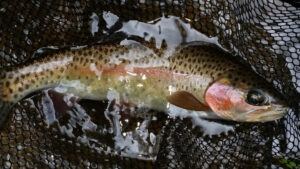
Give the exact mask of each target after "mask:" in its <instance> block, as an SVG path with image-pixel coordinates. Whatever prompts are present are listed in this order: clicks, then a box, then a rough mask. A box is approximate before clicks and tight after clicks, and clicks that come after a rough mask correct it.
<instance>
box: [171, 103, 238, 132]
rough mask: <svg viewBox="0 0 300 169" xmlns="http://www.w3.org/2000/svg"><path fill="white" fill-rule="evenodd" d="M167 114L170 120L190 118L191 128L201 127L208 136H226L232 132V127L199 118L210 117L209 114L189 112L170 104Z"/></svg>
mask: <svg viewBox="0 0 300 169" xmlns="http://www.w3.org/2000/svg"><path fill="white" fill-rule="evenodd" d="M168 114H169V116H170V117H172V118H175V117H180V118H181V119H183V118H191V120H192V123H193V126H194V127H195V126H199V127H201V128H202V129H203V134H204V135H208V136H212V135H219V134H221V133H225V134H227V133H228V132H229V131H233V130H234V128H233V127H232V126H229V125H224V124H220V123H216V122H212V121H207V120H205V119H202V118H201V117H209V116H210V114H209V113H207V112H203V111H190V110H186V109H182V108H179V107H177V106H175V105H172V104H170V107H169V112H168Z"/></svg>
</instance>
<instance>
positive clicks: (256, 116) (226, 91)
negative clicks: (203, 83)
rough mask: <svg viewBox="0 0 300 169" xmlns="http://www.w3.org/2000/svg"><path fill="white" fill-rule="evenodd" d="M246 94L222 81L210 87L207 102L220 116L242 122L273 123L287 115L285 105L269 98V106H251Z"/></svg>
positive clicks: (206, 96) (207, 92)
mask: <svg viewBox="0 0 300 169" xmlns="http://www.w3.org/2000/svg"><path fill="white" fill-rule="evenodd" d="M246 93H247V92H246V91H244V90H241V89H237V88H234V87H233V86H231V84H230V82H229V81H227V80H224V79H222V80H219V81H216V82H214V83H213V84H211V85H210V86H209V87H208V89H207V90H206V93H205V102H206V104H207V105H209V107H210V108H211V109H212V110H213V112H214V113H216V114H217V115H218V116H220V117H222V118H224V119H230V120H235V121H240V122H265V121H272V120H276V119H279V118H281V117H282V116H284V115H285V114H286V109H287V107H285V106H283V105H284V103H281V102H279V101H278V100H276V99H274V98H272V97H270V96H269V97H270V99H269V100H271V102H270V104H269V105H261V106H256V105H250V104H248V103H247V102H246V101H245V95H246Z"/></svg>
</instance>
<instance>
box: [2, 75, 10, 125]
mask: <svg viewBox="0 0 300 169" xmlns="http://www.w3.org/2000/svg"><path fill="white" fill-rule="evenodd" d="M4 79H5V71H3V70H1V69H0V129H2V126H3V124H4V123H5V122H6V120H7V117H8V114H9V111H10V109H11V103H9V102H5V101H3V95H2V91H3V89H4Z"/></svg>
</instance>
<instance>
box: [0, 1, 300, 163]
mask: <svg viewBox="0 0 300 169" xmlns="http://www.w3.org/2000/svg"><path fill="white" fill-rule="evenodd" d="M120 37H125V38H128V37H133V38H135V37H140V38H142V39H144V40H145V41H151V42H153V41H154V42H153V43H155V45H156V46H157V47H160V46H162V45H163V44H164V43H167V45H168V46H172V45H175V46H176V45H178V44H180V43H185V42H192V41H206V42H210V43H214V44H216V45H218V46H219V47H221V48H223V49H224V50H226V51H227V52H229V53H231V54H232V55H233V56H235V57H236V58H237V59H239V60H240V62H241V63H244V64H245V65H248V66H251V68H252V69H253V70H254V71H256V72H257V73H258V74H259V75H261V76H262V77H264V78H265V79H266V80H267V81H269V82H270V83H272V84H273V86H274V87H275V88H276V89H277V90H278V91H279V92H280V93H281V94H282V95H283V96H284V97H285V99H286V100H287V101H289V102H290V105H291V109H290V110H289V112H288V114H287V115H286V116H284V118H282V119H280V120H277V121H273V122H267V123H237V122H228V121H226V122H223V121H220V122H216V121H213V122H212V121H205V120H198V121H195V120H191V119H189V118H183V117H182V116H181V115H179V116H180V117H178V118H175V119H173V118H169V117H167V116H166V115H164V114H162V113H158V112H153V111H152V110H145V109H143V108H138V110H131V108H130V107H127V106H126V105H124V104H121V103H117V102H114V101H112V100H108V101H106V102H96V101H90V100H81V101H79V102H74V100H73V97H72V96H69V95H67V96H61V95H59V94H57V93H56V92H55V91H53V90H44V91H42V92H38V93H35V94H33V95H31V96H29V97H27V98H26V99H24V100H23V101H21V102H20V103H18V104H17V105H16V106H15V108H14V109H13V110H12V112H11V113H10V114H9V119H8V121H7V123H6V124H5V125H4V126H3V128H2V130H1V134H0V166H1V168H46V167H48V168H72V167H73V168H76V167H77V168H299V167H300V160H299V159H300V144H299V142H300V117H299V107H300V104H299V103H300V94H299V93H300V63H299V60H300V58H299V57H300V38H299V37H300V9H299V4H298V2H297V1H288V2H283V1H280V0H253V1H252V0H244V1H233V0H228V1H224V0H213V1H209V0H200V1H189V0H186V1H176V0H174V1H172V0H170V1H148V0H140V1H72V2H71V1H62V0H56V1H35V0H30V1H22V0H21V1H6V0H2V1H1V2H0V66H1V68H4V67H14V66H16V65H20V64H23V63H25V62H28V61H30V60H35V59H39V57H43V56H40V55H43V53H51V52H55V51H56V50H57V49H61V48H66V47H67V48H69V47H82V46H85V45H92V44H94V43H96V42H99V41H106V40H107V39H110V40H114V39H120ZM153 39H154V40H153ZM1 70H2V69H1ZM0 80H1V79H0ZM56 90H58V91H59V90H63V89H56ZM110 98H114V99H115V98H118V94H117V93H114V92H113V91H112V93H110ZM95 105H97V106H95ZM132 112H138V113H136V114H132ZM176 113H178V112H176ZM170 116H172V114H171V115H170ZM172 117H173V116H172ZM221 125H222V126H221ZM207 126H214V127H215V128H214V129H213V130H212V128H211V127H207ZM161 128H163V129H161Z"/></svg>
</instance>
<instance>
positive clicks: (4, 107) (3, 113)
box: [0, 99, 10, 129]
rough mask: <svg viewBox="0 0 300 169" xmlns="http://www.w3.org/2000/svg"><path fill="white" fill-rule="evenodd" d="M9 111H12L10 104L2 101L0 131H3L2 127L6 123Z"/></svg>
mask: <svg viewBox="0 0 300 169" xmlns="http://www.w3.org/2000/svg"><path fill="white" fill-rule="evenodd" d="M9 111H10V104H9V103H6V102H3V101H2V100H1V99H0V129H2V126H3V125H4V123H5V122H6V120H7V117H8V114H9Z"/></svg>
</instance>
